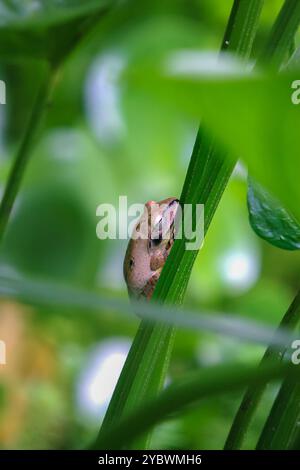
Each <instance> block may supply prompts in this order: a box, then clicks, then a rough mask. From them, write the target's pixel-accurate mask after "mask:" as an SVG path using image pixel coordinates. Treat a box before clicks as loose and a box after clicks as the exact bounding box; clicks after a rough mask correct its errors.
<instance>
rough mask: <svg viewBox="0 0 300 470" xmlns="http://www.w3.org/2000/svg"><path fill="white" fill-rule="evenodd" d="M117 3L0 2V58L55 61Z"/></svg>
mask: <svg viewBox="0 0 300 470" xmlns="http://www.w3.org/2000/svg"><path fill="white" fill-rule="evenodd" d="M116 3H117V0H86V1H84V2H82V1H80V0H25V1H24V0H15V1H10V0H0V57H4V58H7V59H10V60H11V59H12V58H13V59H14V60H15V59H16V58H21V59H24V58H25V57H28V58H38V59H46V58H50V60H55V59H56V60H57V58H58V57H57V56H63V54H64V53H66V52H68V51H69V50H70V49H71V48H72V46H73V45H74V44H76V42H77V41H78V39H79V38H80V37H81V36H82V34H83V33H84V32H85V31H86V29H87V28H88V27H89V26H90V24H91V22H93V21H95V20H97V19H98V18H100V16H101V15H102V14H103V12H104V11H105V10H106V9H107V8H109V7H110V6H113V5H114V4H116Z"/></svg>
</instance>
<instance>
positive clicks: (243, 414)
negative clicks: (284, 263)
mask: <svg viewBox="0 0 300 470" xmlns="http://www.w3.org/2000/svg"><path fill="white" fill-rule="evenodd" d="M299 319H300V290H299V292H298V294H297V295H296V297H295V299H294V300H293V302H292V304H291V305H290V307H289V309H288V311H287V312H286V314H285V315H284V317H283V319H282V320H281V322H280V325H279V328H278V329H279V331H280V329H281V328H289V329H291V330H293V329H294V328H295V326H296V325H297V323H298V322H299ZM286 349H287V347H286V346H285V347H281V348H274V347H272V346H269V347H268V349H267V350H266V352H265V354H264V356H263V358H262V360H261V363H260V365H259V367H265V365H266V364H268V363H269V362H270V361H273V362H274V361H277V363H278V364H279V363H280V362H281V360H282V358H283V356H284V354H285V352H286ZM265 386H266V384H264V383H262V384H260V385H250V386H249V387H248V389H247V391H246V393H245V395H244V398H243V400H242V403H241V405H240V407H239V410H238V412H237V414H236V416H235V418H234V421H233V423H232V426H231V429H230V432H229V435H228V437H227V440H226V443H225V446H224V449H226V450H229V449H239V448H240V447H241V446H242V444H243V441H244V439H245V436H246V433H247V431H248V428H249V425H250V422H251V420H252V418H253V416H254V413H255V411H256V409H257V406H258V404H259V402H260V399H261V397H262V395H263V393H264V391H265Z"/></svg>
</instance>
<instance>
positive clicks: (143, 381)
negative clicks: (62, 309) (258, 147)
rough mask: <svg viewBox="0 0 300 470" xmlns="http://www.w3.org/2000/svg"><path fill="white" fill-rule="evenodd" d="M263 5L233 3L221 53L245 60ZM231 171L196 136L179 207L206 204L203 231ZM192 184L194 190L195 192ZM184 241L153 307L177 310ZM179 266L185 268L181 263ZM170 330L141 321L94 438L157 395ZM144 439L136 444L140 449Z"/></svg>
mask: <svg viewBox="0 0 300 470" xmlns="http://www.w3.org/2000/svg"><path fill="white" fill-rule="evenodd" d="M262 5H263V0H250V1H249V0H235V1H234V4H233V8H232V11H231V15H230V19H229V25H228V27H227V30H226V35H225V37H226V39H224V41H223V50H227V49H230V50H232V51H236V52H238V53H239V54H240V55H242V56H243V57H245V58H247V57H248V56H249V55H250V52H251V49H252V44H253V41H254V38H255V34H256V31H257V27H258V20H259V16H260V12H261V9H262ZM234 165H235V160H234V161H229V160H228V159H227V158H226V157H225V156H224V155H223V154H220V153H218V151H217V150H216V148H215V145H214V141H213V139H211V138H210V137H208V136H207V134H206V132H205V130H203V129H201V130H200V131H199V134H198V137H197V141H196V144H195V147H194V150H193V155H192V157H191V162H190V165H189V169H188V172H187V175H186V179H185V183H184V187H183V191H182V195H181V202H182V203H192V204H196V203H202V204H205V228H206V230H207V228H208V226H209V224H210V222H211V220H212V217H213V215H214V213H215V211H216V208H217V206H218V203H219V201H220V198H221V196H222V194H223V191H224V189H225V187H226V185H227V182H228V180H229V178H230V175H231V173H232V170H233V168H234ZM195 181H196V186H197V190H196V191H195V190H194V183H195ZM185 242H186V240H184V238H182V239H180V240H179V239H178V240H176V241H175V244H174V247H173V248H172V251H171V254H170V256H169V258H168V259H167V262H166V264H165V266H164V269H163V273H162V275H161V276H160V279H159V281H158V284H157V286H156V289H155V291H154V294H153V301H158V302H168V303H174V304H180V303H181V302H182V300H183V296H184V293H185V290H186V287H187V283H188V279H189V276H190V273H191V269H192V266H193V263H194V261H195V259H196V256H197V254H198V251H187V250H185ZM183 261H184V263H183ZM174 333H175V330H174V328H173V327H170V326H168V325H164V324H160V323H157V324H153V323H149V321H142V323H141V326H140V328H139V330H138V332H137V334H136V336H135V339H134V342H133V345H132V347H131V350H130V352H129V354H128V357H127V360H126V363H125V366H124V368H123V370H122V372H121V375H120V378H119V381H118V383H117V386H116V388H115V391H114V394H113V397H112V399H111V401H110V404H109V408H108V410H107V413H106V416H105V418H104V421H103V424H102V427H101V430H100V433H99V437H98V438H101V436H103V435H104V434H105V433H106V432H107V429H109V428H110V427H111V426H112V424H114V423H116V422H118V420H119V419H120V418H121V417H122V416H123V415H124V414H127V413H128V412H131V411H132V409H133V408H134V407H136V406H137V405H139V404H141V403H143V401H145V399H148V398H149V397H151V396H155V395H156V394H157V393H158V391H159V390H160V389H161V387H162V385H163V383H164V380H165V376H166V372H167V369H168V366H169V359H170V356H171V352H172V347H173V340H174ZM147 440H148V437H145V438H143V439H142V440H140V441H139V442H138V444H135V447H141V448H145V446H146V445H147V442H148V441H147Z"/></svg>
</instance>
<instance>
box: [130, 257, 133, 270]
mask: <svg viewBox="0 0 300 470" xmlns="http://www.w3.org/2000/svg"><path fill="white" fill-rule="evenodd" d="M133 266H134V259H133V258H130V260H129V267H130V269H132V268H133Z"/></svg>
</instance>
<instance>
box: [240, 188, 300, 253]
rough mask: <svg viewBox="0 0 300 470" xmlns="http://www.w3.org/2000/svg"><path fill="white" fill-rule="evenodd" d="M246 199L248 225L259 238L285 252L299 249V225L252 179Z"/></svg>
mask: <svg viewBox="0 0 300 470" xmlns="http://www.w3.org/2000/svg"><path fill="white" fill-rule="evenodd" d="M247 199H248V210H249V219H250V223H251V226H252V228H253V230H254V231H255V233H257V235H258V236H259V237H261V238H263V239H264V240H266V241H267V242H269V243H271V244H272V245H275V246H277V247H279V248H283V249H285V250H299V249H300V224H299V223H298V222H297V221H296V220H295V219H294V218H293V217H292V216H291V215H290V214H289V213H288V212H287V211H286V210H285V209H284V207H282V206H281V204H280V202H279V201H278V200H276V199H275V198H274V197H272V196H271V195H270V194H269V193H268V192H267V191H266V190H265V189H264V188H263V187H262V186H261V185H259V184H258V183H256V182H255V181H253V180H252V179H249V185H248V197H247Z"/></svg>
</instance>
